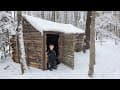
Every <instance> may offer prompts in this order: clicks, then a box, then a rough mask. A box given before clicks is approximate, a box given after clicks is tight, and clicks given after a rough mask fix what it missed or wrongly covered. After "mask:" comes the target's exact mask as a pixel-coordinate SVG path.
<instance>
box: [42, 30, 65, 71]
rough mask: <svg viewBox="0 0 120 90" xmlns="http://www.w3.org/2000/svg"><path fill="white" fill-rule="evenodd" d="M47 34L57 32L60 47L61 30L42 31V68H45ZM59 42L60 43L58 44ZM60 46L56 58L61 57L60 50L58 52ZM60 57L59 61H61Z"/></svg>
mask: <svg viewBox="0 0 120 90" xmlns="http://www.w3.org/2000/svg"><path fill="white" fill-rule="evenodd" d="M47 34H57V35H59V39H58V47H59V46H61V47H62V33H61V32H54V31H44V32H43V69H44V70H47V56H46V54H47V53H46V48H47V45H46V41H47ZM59 44H60V45H59ZM60 51H61V50H60V47H59V56H58V58H61V59H62V58H63V55H62V52H60ZM61 59H60V61H61Z"/></svg>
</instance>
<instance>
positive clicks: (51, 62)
mask: <svg viewBox="0 0 120 90" xmlns="http://www.w3.org/2000/svg"><path fill="white" fill-rule="evenodd" d="M47 55H48V69H49V70H50V71H52V70H53V69H57V62H56V52H55V50H54V45H53V44H50V45H49V50H48V52H47Z"/></svg>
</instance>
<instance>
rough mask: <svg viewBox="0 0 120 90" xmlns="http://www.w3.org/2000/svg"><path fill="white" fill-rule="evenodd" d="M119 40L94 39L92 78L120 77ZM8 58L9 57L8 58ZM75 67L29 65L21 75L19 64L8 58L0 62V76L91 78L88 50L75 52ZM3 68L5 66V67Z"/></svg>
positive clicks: (21, 77)
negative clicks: (42, 68)
mask: <svg viewBox="0 0 120 90" xmlns="http://www.w3.org/2000/svg"><path fill="white" fill-rule="evenodd" d="M119 54H120V42H118V45H115V42H114V41H113V40H108V39H107V40H106V41H104V42H103V44H102V45H101V44H100V41H96V65H95V72H94V76H93V78H92V79H120V55H119ZM8 60H9V59H8ZM74 60H75V69H74V70H72V69H70V68H69V67H67V66H66V65H64V64H60V65H59V66H58V69H57V70H54V71H52V72H51V71H49V70H47V71H43V70H40V69H36V68H33V67H30V69H29V70H28V71H26V72H25V74H24V75H21V71H20V65H19V64H16V63H14V62H13V61H12V60H9V62H8V61H6V62H4V63H0V78H1V79H3V78H5V79H7V78H15V79H91V78H89V77H88V69H89V67H88V66H89V51H87V52H86V54H84V53H83V52H79V53H76V52H75V58H74ZM7 65H9V66H10V67H8V68H7V69H6V70H4V68H5V67H7Z"/></svg>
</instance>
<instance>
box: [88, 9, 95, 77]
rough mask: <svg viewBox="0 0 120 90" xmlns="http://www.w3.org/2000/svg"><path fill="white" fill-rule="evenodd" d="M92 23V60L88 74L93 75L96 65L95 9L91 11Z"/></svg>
mask: <svg viewBox="0 0 120 90" xmlns="http://www.w3.org/2000/svg"><path fill="white" fill-rule="evenodd" d="M91 14H92V17H91V25H90V62H89V71H88V75H89V76H92V75H93V73H94V65H95V11H91Z"/></svg>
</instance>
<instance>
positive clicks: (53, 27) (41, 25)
mask: <svg viewBox="0 0 120 90" xmlns="http://www.w3.org/2000/svg"><path fill="white" fill-rule="evenodd" d="M23 17H24V18H25V19H26V20H27V21H28V22H29V23H30V24H31V25H32V26H33V27H34V28H36V29H37V30H39V31H40V32H41V33H43V31H57V32H64V33H74V34H75V33H84V31H83V30H82V29H79V28H77V27H75V26H73V25H71V24H62V23H56V22H52V21H48V20H44V19H41V18H37V17H33V16H28V15H23Z"/></svg>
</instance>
